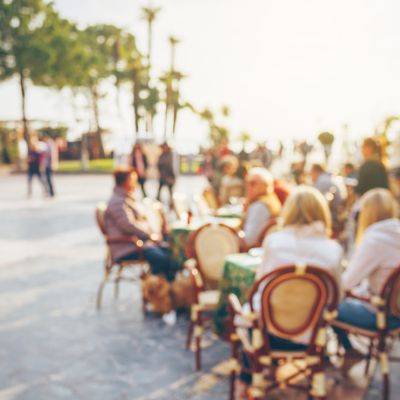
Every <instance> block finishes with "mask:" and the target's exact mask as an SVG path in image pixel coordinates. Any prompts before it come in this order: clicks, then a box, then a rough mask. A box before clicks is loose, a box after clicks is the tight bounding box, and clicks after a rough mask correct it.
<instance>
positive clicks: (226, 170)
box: [218, 155, 243, 205]
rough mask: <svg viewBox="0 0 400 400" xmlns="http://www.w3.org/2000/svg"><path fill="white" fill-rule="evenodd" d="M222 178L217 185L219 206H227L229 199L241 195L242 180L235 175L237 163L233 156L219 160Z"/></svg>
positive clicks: (237, 167)
mask: <svg viewBox="0 0 400 400" xmlns="http://www.w3.org/2000/svg"><path fill="white" fill-rule="evenodd" d="M221 169H222V177H221V180H220V184H219V187H218V188H219V191H218V197H219V202H220V204H222V205H223V204H227V203H228V202H229V198H230V197H241V196H242V195H243V179H242V178H240V177H239V176H238V175H237V173H238V169H239V161H238V159H237V158H236V157H235V156H233V155H227V156H224V157H223V158H222V160H221Z"/></svg>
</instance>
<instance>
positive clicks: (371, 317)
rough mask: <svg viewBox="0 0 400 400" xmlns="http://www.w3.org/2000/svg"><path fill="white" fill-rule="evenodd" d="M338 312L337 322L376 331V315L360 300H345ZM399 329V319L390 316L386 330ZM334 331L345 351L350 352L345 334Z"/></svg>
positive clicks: (342, 331)
mask: <svg viewBox="0 0 400 400" xmlns="http://www.w3.org/2000/svg"><path fill="white" fill-rule="evenodd" d="M338 311H339V315H338V317H337V320H338V321H341V322H344V323H346V324H349V325H352V326H355V327H358V328H362V329H367V330H369V331H376V330H377V329H378V328H377V326H376V313H375V312H373V311H372V310H370V309H369V308H368V307H366V305H365V303H363V302H362V301H360V300H357V299H345V300H343V302H342V303H341V304H339V307H338ZM399 327H400V318H397V317H392V316H390V317H389V318H388V328H389V329H396V328H399ZM334 331H335V332H336V335H337V336H338V339H339V341H340V343H341V344H342V345H343V347H344V348H345V350H351V349H352V348H353V347H352V345H351V342H350V340H349V337H348V335H347V332H346V331H344V330H343V329H339V328H336V327H335V328H334Z"/></svg>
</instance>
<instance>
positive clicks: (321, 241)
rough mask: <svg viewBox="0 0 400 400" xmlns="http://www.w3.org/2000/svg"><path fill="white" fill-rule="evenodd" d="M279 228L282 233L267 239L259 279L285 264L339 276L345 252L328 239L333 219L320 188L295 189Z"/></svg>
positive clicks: (288, 200)
mask: <svg viewBox="0 0 400 400" xmlns="http://www.w3.org/2000/svg"><path fill="white" fill-rule="evenodd" d="M280 225H281V228H282V229H281V230H279V231H278V232H275V233H272V234H270V235H268V236H267V237H266V238H265V240H264V243H263V248H264V258H263V261H262V265H261V267H260V268H259V270H258V272H257V275H258V278H261V277H262V276H263V275H265V274H266V273H268V272H270V271H271V270H273V269H275V268H278V267H280V266H282V265H288V264H296V263H299V262H301V263H306V264H309V265H313V266H316V267H321V268H326V269H328V270H330V271H331V272H332V273H333V274H334V275H335V276H339V266H340V262H341V259H342V255H343V250H342V248H341V247H340V245H339V244H338V243H337V242H336V241H334V240H331V239H329V236H330V234H331V227H332V218H331V214H330V211H329V206H328V204H327V202H326V200H325V198H324V196H323V195H322V194H321V193H320V192H319V191H318V190H317V189H314V188H312V187H308V186H298V187H297V188H295V189H294V190H293V192H292V193H291V194H290V195H289V197H288V199H287V200H286V203H285V205H284V206H283V209H282V212H281V221H280Z"/></svg>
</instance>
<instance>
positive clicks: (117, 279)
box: [114, 266, 123, 299]
mask: <svg viewBox="0 0 400 400" xmlns="http://www.w3.org/2000/svg"><path fill="white" fill-rule="evenodd" d="M122 270H123V267H121V266H120V267H119V268H118V273H117V276H116V277H115V281H114V298H115V299H118V296H119V282H120V280H121V276H122Z"/></svg>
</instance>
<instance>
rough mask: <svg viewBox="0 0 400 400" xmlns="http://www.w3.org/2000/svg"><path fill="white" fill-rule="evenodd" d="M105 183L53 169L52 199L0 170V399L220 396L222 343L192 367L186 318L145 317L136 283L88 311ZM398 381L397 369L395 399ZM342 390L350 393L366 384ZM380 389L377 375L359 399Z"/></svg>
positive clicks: (223, 390) (188, 182) (187, 188)
mask: <svg viewBox="0 0 400 400" xmlns="http://www.w3.org/2000/svg"><path fill="white" fill-rule="evenodd" d="M36 183H37V182H36ZM203 185H204V180H202V179H201V178H181V179H180V180H179V181H178V184H177V189H178V190H180V191H183V192H186V193H190V194H194V193H196V192H199V191H200V190H201V188H202V187H203ZM149 186H150V193H154V192H155V189H156V188H155V185H152V184H151V183H150V185H149ZM111 188H112V181H111V177H109V176H103V175H94V176H57V177H56V189H57V197H56V198H55V199H48V198H43V197H42V194H41V191H40V188H39V186H38V185H37V186H34V194H33V196H32V198H30V199H28V198H27V197H26V182H25V177H24V176H21V175H13V176H9V175H3V176H0V249H1V263H0V400H69V399H71V400H72V399H74V400H75V399H84V400H92V399H93V400H94V399H96V400H103V399H104V400H125V399H126V400H134V399H136V400H139V399H140V400H150V399H165V400H167V399H169V400H173V399H177V400H178V399H179V400H181V399H193V400H213V399H215V400H220V399H221V400H222V399H227V393H228V381H227V377H226V368H224V364H223V361H224V360H226V358H227V357H228V354H229V348H228V346H227V345H226V344H225V343H223V342H221V341H219V340H217V339H216V338H215V337H213V336H212V335H209V336H207V338H206V344H207V346H208V347H207V349H205V351H204V352H203V353H204V368H203V372H202V373H195V372H194V371H193V355H192V354H191V353H190V352H187V351H186V350H185V349H184V340H185V334H186V328H187V320H186V318H185V317H184V316H181V317H179V319H178V322H177V324H176V325H175V326H172V327H171V326H167V325H165V324H164V323H163V322H162V321H161V320H160V319H159V318H157V317H155V316H147V317H144V316H143V315H142V312H141V304H140V292H139V289H138V287H137V286H136V287H135V286H133V285H132V284H130V283H125V284H122V285H123V286H122V287H121V290H120V298H119V300H117V301H116V300H114V298H113V292H112V287H107V288H106V291H105V296H104V299H103V300H104V302H103V308H102V310H101V311H100V312H97V311H96V310H95V295H96V290H97V285H98V283H99V281H100V279H101V276H102V259H103V255H104V244H103V242H102V238H101V236H100V234H99V232H98V231H97V227H96V225H95V221H94V208H95V205H96V204H97V203H98V202H99V201H106V200H107V198H108V197H109V195H110V192H111ZM35 189H36V190H35ZM376 376H379V374H376ZM398 381H400V372H399V370H398V369H397V370H395V371H394V372H393V375H392V382H393V385H392V386H393V391H394V392H393V393H394V397H393V399H396V398H398V397H397V395H396V392H397V393H399V396H400V386H399V382H398ZM397 389H399V391H397ZM342 393H344V394H343V396H342V397H347V398H355V399H357V398H362V396H363V393H364V390H363V389H359V390H353V391H352V390H350V389H349V390H348V391H347V392H346V390H344V391H342ZM346 393H347V395H346ZM350 393H353V394H352V395H349V394H350ZM377 393H379V381H378V380H375V381H374V382H373V384H372V387H371V389H370V390H369V392H368V394H367V396H366V398H368V399H374V398H379V397H377V396H378V395H377ZM290 397H291V396H290V395H289V396H286V395H285V398H290ZM293 398H299V397H297V396H296V395H293ZM335 398H339V397H337V396H335Z"/></svg>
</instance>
